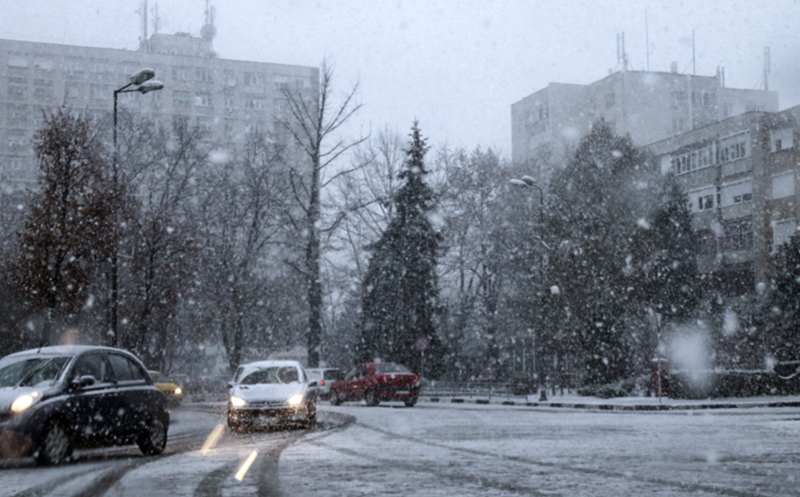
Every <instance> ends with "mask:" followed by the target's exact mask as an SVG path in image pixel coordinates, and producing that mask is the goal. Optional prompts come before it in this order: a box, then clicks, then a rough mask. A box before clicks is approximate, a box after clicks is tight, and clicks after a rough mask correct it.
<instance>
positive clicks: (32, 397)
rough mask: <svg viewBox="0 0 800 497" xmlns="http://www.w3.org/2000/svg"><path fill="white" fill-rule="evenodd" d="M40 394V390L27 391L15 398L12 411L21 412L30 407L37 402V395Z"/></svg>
mask: <svg viewBox="0 0 800 497" xmlns="http://www.w3.org/2000/svg"><path fill="white" fill-rule="evenodd" d="M38 396H39V392H31V393H26V394H25V395H20V396H19V397H17V398H16V400H14V403H13V404H11V411H12V412H16V413H20V412H23V411H25V409H27V408H29V407H30V406H32V405H33V403H34V402H36V397H38Z"/></svg>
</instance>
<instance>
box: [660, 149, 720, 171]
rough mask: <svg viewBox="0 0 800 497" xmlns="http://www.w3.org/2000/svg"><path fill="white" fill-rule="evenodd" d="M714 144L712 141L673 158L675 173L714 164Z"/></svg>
mask: <svg viewBox="0 0 800 497" xmlns="http://www.w3.org/2000/svg"><path fill="white" fill-rule="evenodd" d="M715 163H716V162H715V160H714V144H713V143H710V144H708V145H705V146H703V147H701V148H698V149H696V150H692V151H691V152H684V153H682V154H680V155H675V156H673V157H672V158H671V164H672V170H673V171H674V172H675V174H683V173H688V172H691V171H695V170H697V169H703V168H705V167H709V166H713V165H714V164H715Z"/></svg>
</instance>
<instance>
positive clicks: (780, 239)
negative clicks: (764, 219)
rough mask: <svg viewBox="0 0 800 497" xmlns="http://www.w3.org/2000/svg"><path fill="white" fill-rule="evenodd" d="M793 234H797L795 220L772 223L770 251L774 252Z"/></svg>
mask: <svg viewBox="0 0 800 497" xmlns="http://www.w3.org/2000/svg"><path fill="white" fill-rule="evenodd" d="M795 233H797V221H796V220H795V218H789V219H781V220H780V221H774V222H773V223H772V251H775V249H777V248H778V247H779V246H780V245H783V244H784V243H788V242H789V240H790V239H791V238H792V235H794V234H795Z"/></svg>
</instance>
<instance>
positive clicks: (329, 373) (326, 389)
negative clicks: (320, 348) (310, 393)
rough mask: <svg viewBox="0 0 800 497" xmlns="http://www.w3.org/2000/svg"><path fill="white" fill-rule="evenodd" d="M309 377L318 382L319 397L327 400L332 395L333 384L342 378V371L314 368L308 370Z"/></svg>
mask: <svg viewBox="0 0 800 497" xmlns="http://www.w3.org/2000/svg"><path fill="white" fill-rule="evenodd" d="M306 373H308V377H309V378H310V379H311V380H313V381H316V382H317V396H318V397H319V398H320V399H325V400H327V399H328V398H329V397H330V393H331V383H333V382H334V381H336V380H338V379H339V378H340V377H341V376H342V371H341V370H340V369H338V368H313V369H306Z"/></svg>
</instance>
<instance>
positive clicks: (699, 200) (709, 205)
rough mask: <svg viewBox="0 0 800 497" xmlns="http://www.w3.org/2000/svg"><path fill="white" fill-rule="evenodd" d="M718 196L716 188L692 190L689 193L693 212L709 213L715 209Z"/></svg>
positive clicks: (708, 187)
mask: <svg viewBox="0 0 800 497" xmlns="http://www.w3.org/2000/svg"><path fill="white" fill-rule="evenodd" d="M716 194H717V188H716V187H715V186H713V185H712V186H706V187H703V188H698V189H697V190H692V191H690V192H689V193H688V197H689V205H690V207H691V209H692V212H701V211H707V210H709V209H713V208H714V198H715V197H716Z"/></svg>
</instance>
